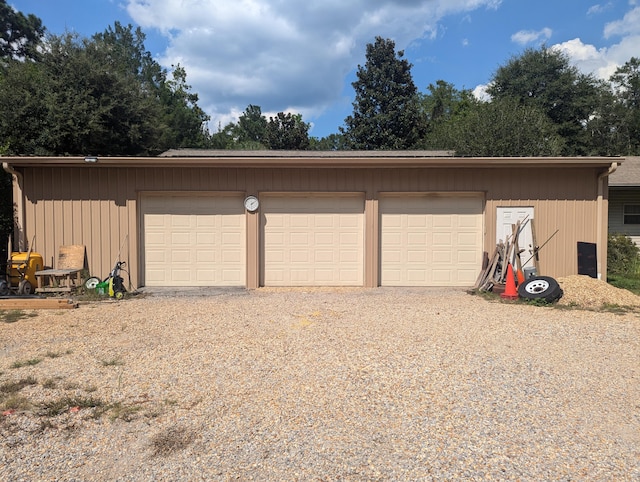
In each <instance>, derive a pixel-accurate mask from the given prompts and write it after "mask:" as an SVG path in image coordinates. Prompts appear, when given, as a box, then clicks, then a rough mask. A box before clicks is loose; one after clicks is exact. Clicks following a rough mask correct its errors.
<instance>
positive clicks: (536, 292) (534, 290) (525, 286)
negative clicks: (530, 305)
mask: <svg viewBox="0 0 640 482" xmlns="http://www.w3.org/2000/svg"><path fill="white" fill-rule="evenodd" d="M518 294H519V295H520V297H521V298H524V299H527V300H544V301H546V302H547V303H552V302H554V301H556V300H559V299H560V298H561V297H562V295H563V294H564V292H563V291H562V288H560V285H559V284H558V282H557V281H556V280H554V279H553V278H551V277H549V276H533V277H532V278H529V279H528V280H526V281H524V282H523V283H521V284H520V286H518Z"/></svg>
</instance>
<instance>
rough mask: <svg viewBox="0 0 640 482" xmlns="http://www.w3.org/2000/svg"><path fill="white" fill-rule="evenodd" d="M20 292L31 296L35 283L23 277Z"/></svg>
mask: <svg viewBox="0 0 640 482" xmlns="http://www.w3.org/2000/svg"><path fill="white" fill-rule="evenodd" d="M18 294H19V295H26V296H29V295H30V294H33V285H32V284H31V283H29V282H28V281H27V280H26V279H23V280H22V281H20V283H18Z"/></svg>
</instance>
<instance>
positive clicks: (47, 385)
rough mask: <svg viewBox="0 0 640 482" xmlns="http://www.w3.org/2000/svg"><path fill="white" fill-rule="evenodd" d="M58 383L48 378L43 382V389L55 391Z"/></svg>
mask: <svg viewBox="0 0 640 482" xmlns="http://www.w3.org/2000/svg"><path fill="white" fill-rule="evenodd" d="M57 386H58V381H57V380H55V379H54V378H47V379H46V380H45V381H44V382H42V388H48V389H49V390H53V389H54V388H57Z"/></svg>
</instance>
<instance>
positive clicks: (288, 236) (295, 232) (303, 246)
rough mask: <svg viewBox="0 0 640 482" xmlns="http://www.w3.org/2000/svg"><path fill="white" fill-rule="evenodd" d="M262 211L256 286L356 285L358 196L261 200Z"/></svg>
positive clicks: (360, 222) (359, 276)
mask: <svg viewBox="0 0 640 482" xmlns="http://www.w3.org/2000/svg"><path fill="white" fill-rule="evenodd" d="M262 212H263V219H262V221H263V223H262V230H263V236H262V243H261V249H262V253H263V257H262V258H263V262H264V264H263V266H262V272H261V283H262V284H264V285H266V286H314V285H325V286H341V285H355V286H362V284H363V283H364V197H363V196H355V195H342V194H336V195H334V196H326V195H314V194H305V195H282V196H275V195H274V196H265V197H264V198H263V200H262ZM281 240H287V241H288V242H287V243H286V244H285V243H283V242H281Z"/></svg>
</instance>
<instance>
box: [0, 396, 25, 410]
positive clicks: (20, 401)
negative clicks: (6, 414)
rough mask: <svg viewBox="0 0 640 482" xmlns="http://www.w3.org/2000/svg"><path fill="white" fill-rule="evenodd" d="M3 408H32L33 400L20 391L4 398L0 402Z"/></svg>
mask: <svg viewBox="0 0 640 482" xmlns="http://www.w3.org/2000/svg"><path fill="white" fill-rule="evenodd" d="M0 407H2V410H18V411H23V410H29V409H30V408H31V402H30V401H29V399H28V398H27V397H24V396H22V395H20V394H18V393H12V394H11V395H9V396H8V397H7V398H5V399H4V400H2V403H1V404H0Z"/></svg>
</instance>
